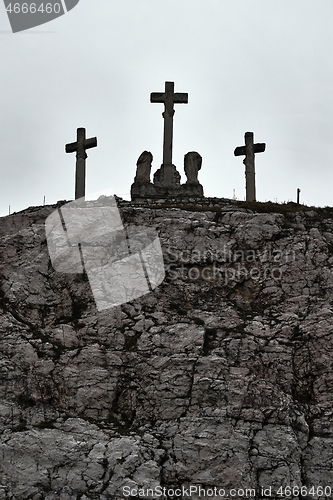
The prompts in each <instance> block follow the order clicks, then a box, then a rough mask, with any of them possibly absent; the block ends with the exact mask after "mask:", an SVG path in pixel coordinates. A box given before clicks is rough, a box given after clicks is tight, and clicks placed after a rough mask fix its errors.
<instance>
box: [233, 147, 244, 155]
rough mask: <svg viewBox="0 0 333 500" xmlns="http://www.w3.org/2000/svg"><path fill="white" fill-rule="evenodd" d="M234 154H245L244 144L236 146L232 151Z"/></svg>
mask: <svg viewBox="0 0 333 500" xmlns="http://www.w3.org/2000/svg"><path fill="white" fill-rule="evenodd" d="M234 155H235V156H242V155H246V146H239V147H238V148H236V149H235V151H234Z"/></svg>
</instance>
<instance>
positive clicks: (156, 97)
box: [150, 92, 165, 102]
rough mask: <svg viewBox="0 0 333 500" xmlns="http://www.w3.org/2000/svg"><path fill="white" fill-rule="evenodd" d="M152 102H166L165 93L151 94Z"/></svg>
mask: <svg viewBox="0 0 333 500" xmlns="http://www.w3.org/2000/svg"><path fill="white" fill-rule="evenodd" d="M150 102H165V93H164V92H152V93H151V94H150Z"/></svg>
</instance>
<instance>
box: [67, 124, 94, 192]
mask: <svg viewBox="0 0 333 500" xmlns="http://www.w3.org/2000/svg"><path fill="white" fill-rule="evenodd" d="M96 146H97V137H91V138H90V139H86V129H85V128H78V129H77V139H76V142H71V143H70V144H66V148H65V151H66V153H75V152H76V172H75V199H76V200H78V199H79V198H84V197H85V194H86V159H87V158H88V155H87V153H86V149H90V148H95V147H96Z"/></svg>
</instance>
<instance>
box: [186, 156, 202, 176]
mask: <svg viewBox="0 0 333 500" xmlns="http://www.w3.org/2000/svg"><path fill="white" fill-rule="evenodd" d="M201 165H202V157H201V156H200V155H199V153H197V152H196V151H190V152H189V153H187V154H186V155H185V156H184V170H185V175H186V177H187V181H186V184H199V181H198V171H199V170H200V169H201Z"/></svg>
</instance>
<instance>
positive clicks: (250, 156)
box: [234, 132, 266, 201]
mask: <svg viewBox="0 0 333 500" xmlns="http://www.w3.org/2000/svg"><path fill="white" fill-rule="evenodd" d="M265 149H266V144H265V143H264V142H262V143H257V144H253V132H246V133H245V146H239V147H238V148H236V149H235V151H234V155H235V156H242V155H245V159H244V160H243V163H244V165H245V179H246V201H256V181H255V168H254V155H255V153H263V152H264V151H265Z"/></svg>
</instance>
